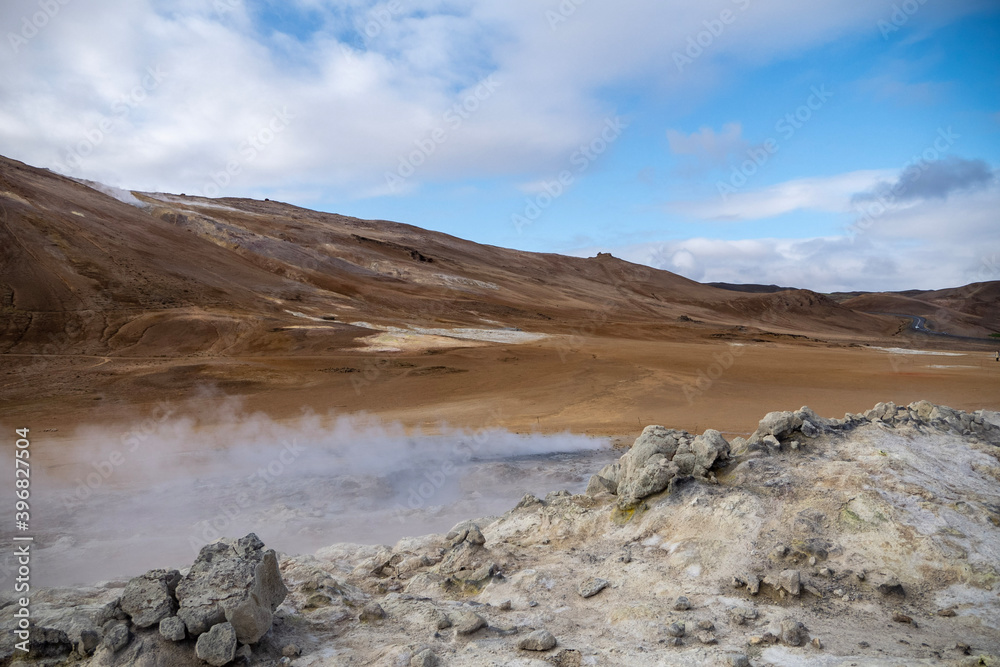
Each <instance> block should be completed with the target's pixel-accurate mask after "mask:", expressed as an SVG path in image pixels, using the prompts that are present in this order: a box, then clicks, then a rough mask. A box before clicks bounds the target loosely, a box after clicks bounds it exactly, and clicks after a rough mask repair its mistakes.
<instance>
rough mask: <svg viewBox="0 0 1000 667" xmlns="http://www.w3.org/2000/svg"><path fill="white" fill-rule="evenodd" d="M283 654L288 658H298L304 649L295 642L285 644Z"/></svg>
mask: <svg viewBox="0 0 1000 667" xmlns="http://www.w3.org/2000/svg"><path fill="white" fill-rule="evenodd" d="M281 655H283V656H285V657H286V658H297V657H299V656H300V655H302V649H300V648H299V647H298V646H296V645H295V644H285V646H284V647H283V648H282V649H281Z"/></svg>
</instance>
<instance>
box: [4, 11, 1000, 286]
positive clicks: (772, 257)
mask: <svg viewBox="0 0 1000 667" xmlns="http://www.w3.org/2000/svg"><path fill="white" fill-rule="evenodd" d="M0 32H2V42H0V71H2V72H3V73H2V74H0V153H2V154H4V155H6V156H8V157H12V158H15V159H18V160H21V161H24V162H27V163H28V164H31V165H35V166H39V167H46V168H50V169H53V170H54V171H57V172H59V173H63V174H66V175H70V176H74V177H79V178H86V179H89V180H96V181H100V182H104V183H107V184H109V185H113V186H117V187H124V188H127V189H131V190H142V191H159V192H173V193H186V194H199V195H202V196H209V197H253V198H257V199H263V198H265V197H267V198H271V199H277V200H280V201H286V202H289V203H293V204H296V205H299V206H305V207H308V208H313V209H317V210H322V211H329V212H334V213H340V214H344V215H351V216H357V217H362V218H368V219H385V220H395V221H399V222H406V223H409V224H413V225H417V226H420V227H424V228H427V229H432V230H437V231H442V232H446V233H449V234H452V235H455V236H459V237H462V238H466V239H470V240H473V241H476V242H479V243H487V244H491V245H497V246H504V247H511V248H517V249H521V250H529V251H536V252H555V253H561V254H569V255H578V256H593V255H594V254H596V253H597V252H611V253H612V254H614V255H615V256H617V257H621V258H623V259H627V260H629V261H633V262H638V263H642V264H647V265H649V266H653V267H656V268H661V269H666V270H669V271H674V272H676V273H679V274H681V275H684V276H687V277H689V278H692V279H695V280H699V281H703V282H709V281H725V282H737V283H764V284H779V285H785V286H795V287H803V288H809V289H813V290H817V291H824V292H831V291H849V290H904V289H936V288H944V287H952V286H958V285H963V284H967V283H971V282H981V281H986V280H1000V178H998V173H1000V171H998V169H1000V1H998V0H892V1H887V0H836V1H832V0H828V1H822V0H820V1H817V2H808V3H804V2H800V1H799V0H698V1H697V2H696V1H694V0H631V1H630V2H625V3H623V2H610V1H608V0H503V1H500V0H496V1H480V2H474V1H472V0H390V1H389V2H370V1H368V0H344V1H341V2H332V1H328V0H283V1H278V0H197V1H195V0H175V1H173V2H168V1H160V0H129V1H128V2H125V1H124V0H120V1H119V2H112V1H104V0H87V1H84V0H6V1H5V2H4V3H3V6H2V7H0Z"/></svg>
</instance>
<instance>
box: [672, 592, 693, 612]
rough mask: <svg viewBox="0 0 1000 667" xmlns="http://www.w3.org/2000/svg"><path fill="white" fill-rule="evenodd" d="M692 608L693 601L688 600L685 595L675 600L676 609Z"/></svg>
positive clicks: (685, 609)
mask: <svg viewBox="0 0 1000 667" xmlns="http://www.w3.org/2000/svg"><path fill="white" fill-rule="evenodd" d="M690 608H691V601H690V600H688V599H687V598H686V597H684V596H683V595H682V596H680V597H679V598H677V600H676V601H675V602H674V609H675V610H676V611H687V610H688V609H690Z"/></svg>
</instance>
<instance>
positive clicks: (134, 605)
mask: <svg viewBox="0 0 1000 667" xmlns="http://www.w3.org/2000/svg"><path fill="white" fill-rule="evenodd" d="M180 580H181V575H180V572H178V571H177V570H150V571H149V572H147V573H146V574H144V575H142V576H140V577H135V578H134V579H132V580H131V581H129V582H128V584H126V586H125V591H124V592H123V593H122V597H121V602H120V605H121V608H122V611H124V612H125V613H126V614H128V615H129V618H131V619H132V623H134V624H135V626H136V627H137V628H148V627H150V626H153V625H156V624H157V623H159V622H160V621H162V620H163V619H165V618H166V617H167V616H170V615H171V614H173V613H174V612H175V611H176V610H177V600H176V599H175V598H174V591H175V590H176V589H177V584H178V582H180Z"/></svg>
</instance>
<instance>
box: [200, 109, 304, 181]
mask: <svg viewBox="0 0 1000 667" xmlns="http://www.w3.org/2000/svg"><path fill="white" fill-rule="evenodd" d="M294 119H295V114H293V113H292V112H290V111H289V110H288V107H287V106H284V107H282V108H281V109H280V110H279V109H275V111H274V115H273V116H271V118H270V120H268V121H267V123H266V124H265V125H263V126H261V127H260V128H259V129H258V130H257V131H256V132H252V133H251V134H248V135H247V138H246V141H243V142H242V143H240V145H239V146H237V147H236V152H237V153H239V156H240V157H239V159H233V160H230V161H229V162H227V163H226V166H225V168H224V169H222V170H221V171H217V172H214V173H212V174H209V177H208V178H209V180H207V181H206V182H205V185H204V186H202V188H201V190H200V191H196V192H195V195H197V196H203V197H218V196H219V195H220V194H221V193H222V190H223V189H225V188H227V187H229V185H231V184H232V182H233V179H234V178H235V177H236V176H239V175H240V174H241V173H243V169H244V167H246V165H248V164H250V163H252V162H253V161H254V160H256V159H257V157H258V156H260V154H261V153H263V152H264V151H265V150H267V147H268V146H270V145H271V144H272V143H274V141H275V139H277V138H278V137H279V136H280V135H281V134H282V133H283V132H284V131H285V130H287V129H288V126H289V125H290V124H291V121H292V120H294Z"/></svg>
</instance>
